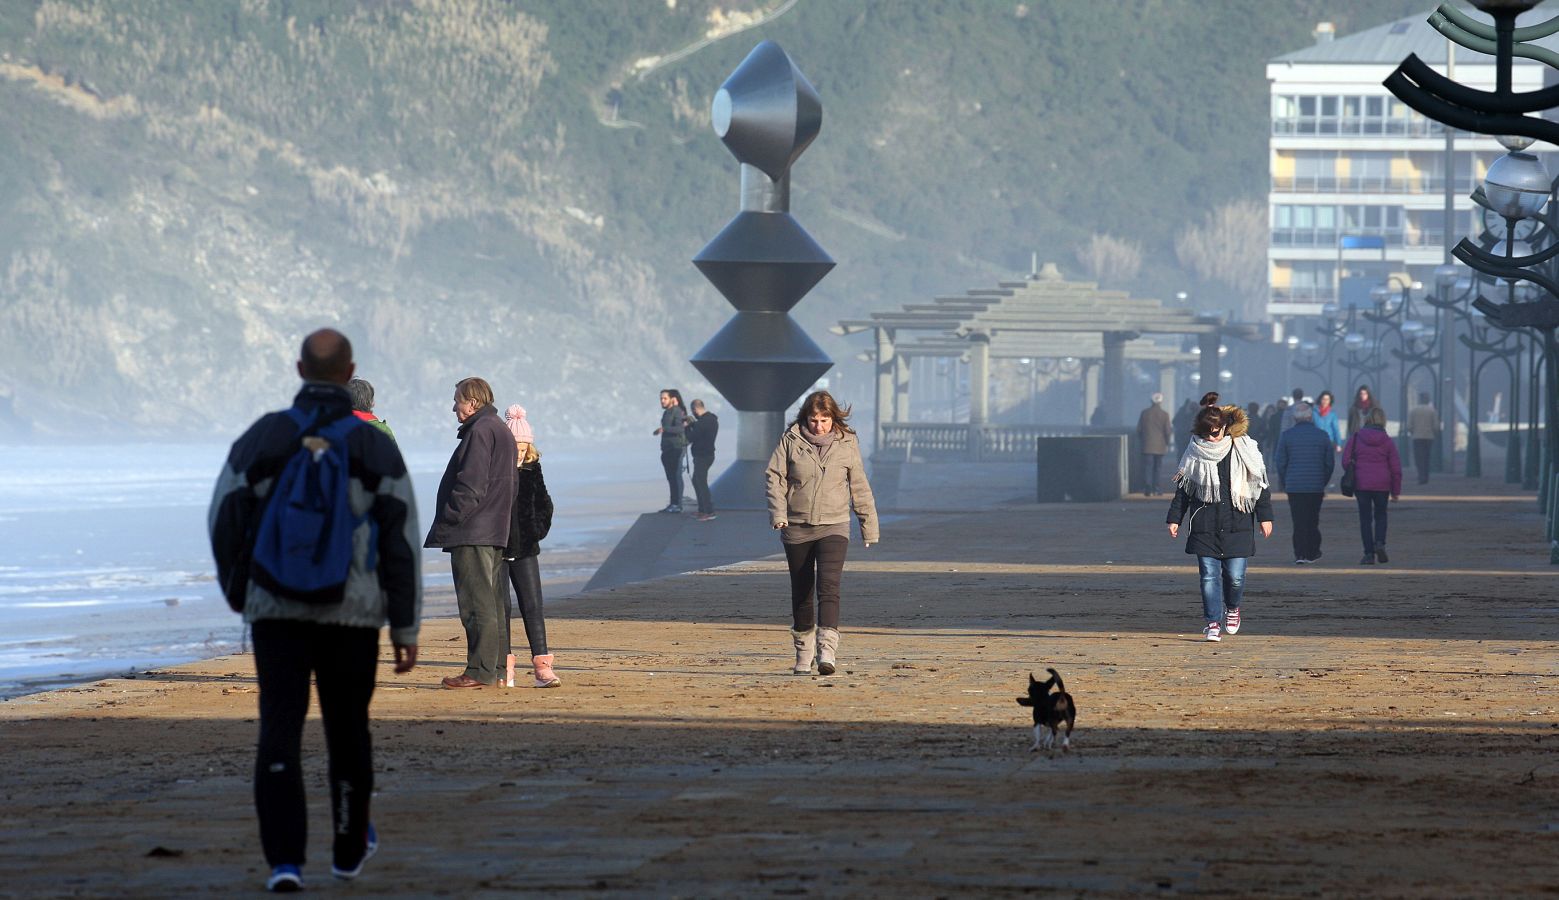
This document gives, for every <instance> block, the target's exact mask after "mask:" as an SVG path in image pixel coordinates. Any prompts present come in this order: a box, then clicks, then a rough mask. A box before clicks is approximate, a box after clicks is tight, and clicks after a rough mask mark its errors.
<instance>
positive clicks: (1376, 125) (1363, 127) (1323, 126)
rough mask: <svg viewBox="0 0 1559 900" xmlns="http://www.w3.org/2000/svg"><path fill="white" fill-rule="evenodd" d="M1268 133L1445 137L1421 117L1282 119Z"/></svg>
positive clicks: (1441, 129)
mask: <svg viewBox="0 0 1559 900" xmlns="http://www.w3.org/2000/svg"><path fill="white" fill-rule="evenodd" d="M1272 133H1273V134H1274V135H1278V136H1288V135H1317V136H1327V137H1331V136H1334V135H1341V136H1345V137H1346V136H1354V137H1365V138H1369V137H1435V136H1438V135H1443V134H1445V126H1444V125H1441V124H1440V123H1439V122H1434V121H1431V120H1429V119H1426V118H1423V117H1422V116H1413V117H1412V118H1402V117H1400V116H1398V117H1394V118H1387V117H1385V116H1381V117H1378V118H1377V117H1371V116H1285V117H1281V118H1274V119H1273V120H1272ZM1465 133H1466V132H1461V134H1465Z"/></svg>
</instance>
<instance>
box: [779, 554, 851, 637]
mask: <svg viewBox="0 0 1559 900" xmlns="http://www.w3.org/2000/svg"><path fill="white" fill-rule="evenodd" d="M849 549H850V539H849V538H846V537H840V536H839V535H837V534H836V535H831V536H829V537H825V538H819V539H818V540H815V541H807V542H806V543H804V544H786V545H785V562H786V564H787V565H789V566H790V618H791V623H792V627H793V628H795V629H796V630H797V631H811V630H812V629H813V628H814V627H822V628H838V627H839V580H840V578H841V577H842V576H843V575H844V557H845V552H846V551H847V550H849ZM814 589H815V591H816V595H817V610H816V612H815V614H814V611H813V609H812V597H813V593H814Z"/></svg>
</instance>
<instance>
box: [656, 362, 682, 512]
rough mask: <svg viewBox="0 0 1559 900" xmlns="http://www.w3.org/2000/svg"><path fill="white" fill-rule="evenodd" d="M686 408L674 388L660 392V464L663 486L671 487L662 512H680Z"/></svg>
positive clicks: (679, 394) (657, 432) (658, 431)
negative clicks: (662, 471)
mask: <svg viewBox="0 0 1559 900" xmlns="http://www.w3.org/2000/svg"><path fill="white" fill-rule="evenodd" d="M686 429H687V409H686V408H684V407H683V406H682V394H681V392H680V391H677V390H676V389H675V388H666V389H665V390H663V391H661V392H660V427H659V428H657V429H655V433H656V434H658V435H660V466H661V468H663V469H665V470H666V486H667V487H668V488H670V489H671V502H670V503H668V504H666V508H665V509H663V510H661V512H663V513H679V512H681V511H682V451H683V450H685V449H686V448H687V435H686Z"/></svg>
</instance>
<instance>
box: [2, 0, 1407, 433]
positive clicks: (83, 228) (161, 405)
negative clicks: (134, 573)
mask: <svg viewBox="0 0 1559 900" xmlns="http://www.w3.org/2000/svg"><path fill="white" fill-rule="evenodd" d="M1419 9H1420V6H1419V5H1418V4H1413V3H1408V2H1404V0H1349V2H1346V3H1344V2H1338V0H1282V2H1279V0H1270V2H1251V3H1236V2H1227V3H1216V4H1208V3H1205V2H1192V0H1129V2H1127V0H1122V2H1108V3H1093V2H1069V0H1067V2H1063V0H1051V2H1042V0H1030V2H1026V3H1014V2H994V0H993V2H984V0H942V2H932V0H926V2H913V3H906V2H898V0H880V2H879V0H861V2H850V0H610V2H607V0H601V2H598V0H574V2H568V3H558V2H547V0H534V2H504V0H222V2H212V3H199V4H195V3H189V2H187V0H12V2H9V3H5V4H3V5H0V114H3V116H4V121H5V123H6V125H7V127H6V128H4V129H0V359H3V360H4V364H3V365H0V436H6V435H14V434H21V433H31V434H33V435H49V434H61V433H88V432H98V431H101V430H102V429H104V428H113V429H126V428H128V429H133V430H135V431H137V432H140V433H168V432H218V431H228V430H231V428H232V427H233V426H234V425H235V424H236V423H239V422H242V421H246V420H248V419H249V418H251V417H252V416H253V415H254V413H255V412H256V411H257V410H259V409H262V408H266V407H274V406H278V405H281V404H284V403H285V402H286V400H287V399H288V398H289V397H290V395H291V393H292V391H293V390H294V387H295V381H296V380H295V377H294V375H293V374H292V370H291V361H292V360H293V359H295V354H296V345H297V341H298V339H299V338H300V337H301V336H302V335H303V334H304V333H305V332H306V331H308V330H310V329H311V328H313V327H316V326H318V325H321V324H331V325H334V326H336V327H339V328H341V329H342V330H344V331H345V332H347V333H348V334H349V335H350V336H352V337H353V339H354V341H355V342H356V343H357V346H358V357H359V362H360V370H361V371H362V373H363V374H364V375H365V376H366V377H368V378H370V379H371V380H373V381H374V382H375V384H376V385H377V387H378V389H379V393H380V404H381V411H383V412H384V414H385V415H386V416H387V417H388V418H390V419H391V421H392V422H393V423H394V424H395V425H396V426H397V428H398V429H405V430H406V431H407V432H408V433H417V432H423V433H430V434H432V433H443V430H444V429H447V428H448V427H449V425H450V423H451V421H452V419H451V417H450V414H449V412H448V406H449V395H450V392H451V389H452V387H453V384H454V382H455V381H456V380H458V379H459V378H461V377H463V376H465V375H468V374H482V375H485V376H486V377H488V378H489V379H490V380H492V381H493V382H494V384H495V386H496V387H497V388H498V390H499V393H500V402H511V401H513V400H519V401H521V402H524V403H525V404H526V406H527V407H529V408H531V409H532V411H533V412H532V416H533V418H535V419H536V420H537V421H538V422H544V423H546V425H547V427H548V428H549V429H550V430H551V431H552V432H553V433H554V434H557V433H573V434H576V435H593V434H604V433H610V432H619V431H624V430H627V431H635V430H637V429H638V426H640V425H641V424H642V423H643V421H647V420H650V419H653V413H654V412H656V410H655V407H654V405H653V404H654V396H653V393H654V391H655V389H657V388H658V387H660V386H662V385H682V386H684V387H686V388H688V389H690V390H695V391H697V392H707V391H708V388H707V386H703V387H702V390H699V388H700V383H699V382H698V380H697V375H696V373H695V372H694V371H693V370H692V368H691V366H689V365H688V364H687V363H686V359H687V357H689V356H690V355H692V353H693V352H694V351H696V350H697V349H698V347H699V346H701V345H702V343H703V342H704V340H706V339H707V338H708V336H710V335H711V334H713V333H714V331H715V330H716V329H718V328H719V327H720V325H721V324H722V323H723V322H724V321H725V319H726V318H727V317H728V316H729V315H730V308H729V306H728V305H727V304H726V303H725V301H724V300H723V299H722V298H721V297H720V296H719V295H718V294H717V293H716V292H715V290H714V289H713V288H712V287H710V286H709V285H708V284H707V283H705V282H704V280H703V279H702V277H701V276H699V275H698V273H697V272H696V271H695V270H694V269H693V267H692V266H691V264H690V263H689V259H690V257H691V256H692V255H693V254H694V253H696V252H697V251H698V249H699V248H700V247H702V246H703V244H704V243H705V242H706V241H707V240H708V239H709V238H710V237H712V236H713V235H714V234H715V233H716V232H717V231H718V230H719V229H720V228H721V227H722V226H723V225H724V224H725V222H726V221H727V220H728V219H729V218H730V216H731V215H732V214H733V213H734V211H735V209H736V206H737V178H736V166H735V163H734V161H733V160H732V159H731V157H730V156H729V155H728V154H727V153H726V151H725V150H724V148H723V147H722V146H721V145H720V143H719V141H718V140H716V139H715V137H714V136H713V134H712V133H711V131H710V128H709V121H708V119H709V113H708V105H709V100H710V97H711V96H712V95H713V93H714V91H715V89H716V88H717V87H718V85H719V83H720V82H721V81H722V80H723V79H724V77H725V76H726V74H728V73H729V72H730V70H731V69H732V68H733V67H734V66H735V65H736V64H737V63H739V62H740V61H741V59H742V58H743V57H744V56H745V55H746V53H747V52H748V51H749V50H750V49H751V47H752V46H753V44H755V43H756V42H757V41H759V40H762V39H764V38H772V39H774V40H776V41H778V42H779V43H780V44H781V45H782V46H783V47H785V48H786V50H787V51H788V52H790V54H791V55H792V56H793V57H794V58H795V59H796V61H797V63H798V64H799V65H800V66H801V68H802V70H803V71H804V72H806V74H807V75H808V77H809V78H810V79H811V80H812V82H813V84H814V85H815V86H816V87H817V89H818V91H819V94H820V95H821V96H822V98H823V102H824V123H823V132H822V135H821V136H820V138H819V139H818V141H817V142H816V143H815V144H814V145H813V146H812V148H811V149H809V150H808V152H807V153H806V154H805V155H804V156H803V157H802V158H801V160H800V162H799V163H798V164H797V167H796V169H795V172H794V187H793V196H792V209H793V211H794V213H795V215H796V217H797V219H798V220H799V221H800V222H801V223H802V224H803V225H804V226H805V227H806V228H807V229H808V230H809V231H811V233H812V234H813V236H814V237H816V238H817V240H818V241H819V243H821V244H822V245H823V246H824V247H825V248H826V249H828V251H829V252H830V253H831V254H833V256H834V257H835V259H836V260H838V262H839V266H838V268H837V269H836V270H835V271H834V272H833V273H832V274H831V275H830V276H829V277H828V278H826V279H825V280H824V281H823V282H822V283H821V284H820V285H819V286H818V288H817V289H815V290H814V291H813V293H812V294H811V295H809V297H808V298H807V299H806V300H804V301H803V302H802V303H801V305H800V306H798V307H797V309H796V310H795V313H794V314H795V316H796V317H797V319H798V320H800V321H801V322H802V324H803V325H804V326H805V327H807V328H808V329H809V331H810V332H811V333H812V334H813V335H814V337H816V338H817V339H818V340H819V342H820V343H821V344H822V345H823V346H824V348H825V349H826V350H828V351H829V352H830V353H831V354H832V355H833V356H834V357H835V359H836V360H838V361H840V363H841V366H842V370H841V371H840V374H841V375H842V376H843V384H844V385H845V386H846V390H847V391H848V390H849V389H850V386H851V385H859V387H858V388H855V390H856V391H857V392H859V393H861V394H862V395H863V396H861V397H860V398H859V399H861V400H863V401H866V400H867V399H868V398H867V397H866V396H864V394H865V390H866V385H867V384H868V381H867V379H868V375H869V373H868V369H867V367H866V366H864V365H863V364H861V363H859V362H857V361H855V360H854V358H853V357H854V355H855V353H856V352H857V351H858V349H859V347H857V346H856V345H855V344H853V343H849V342H846V341H844V340H842V339H836V338H834V337H833V336H831V335H829V334H828V333H827V330H826V329H827V327H828V325H829V324H831V323H832V322H833V321H834V320H835V319H837V318H839V317H841V316H845V315H856V314H861V313H864V312H867V311H869V310H871V309H874V308H882V307H886V306H890V305H897V304H899V303H903V302H907V301H913V300H916V299H921V298H925V297H928V296H930V295H933V294H935V293H940V292H950V291H961V290H962V289H964V288H966V287H969V286H975V285H981V284H985V283H988V282H991V281H993V280H994V279H997V278H1001V277H1010V276H1011V275H1012V274H1014V273H1016V272H1020V271H1026V270H1027V267H1028V262H1029V257H1030V253H1036V252H1037V253H1038V254H1039V257H1040V259H1041V260H1042V261H1043V260H1054V261H1056V262H1058V263H1059V264H1060V265H1061V267H1062V270H1063V272H1065V273H1066V274H1067V275H1068V276H1069V277H1078V278H1083V277H1090V276H1092V275H1097V276H1099V277H1100V278H1102V279H1103V280H1105V281H1106V282H1113V283H1114V284H1115V285H1117V286H1120V287H1125V288H1129V289H1131V290H1133V291H1135V292H1137V293H1141V294H1144V295H1149V296H1159V297H1166V296H1169V295H1172V294H1173V293H1174V292H1175V291H1177V290H1189V291H1190V292H1191V293H1192V295H1193V296H1195V297H1198V298H1202V300H1203V302H1206V303H1208V304H1210V305H1213V306H1216V307H1217V308H1226V307H1228V306H1230V305H1231V304H1238V303H1239V302H1240V297H1239V296H1237V294H1238V291H1237V290H1236V289H1235V288H1233V287H1231V286H1230V285H1232V284H1234V283H1236V281H1237V279H1236V280H1231V281H1229V282H1228V283H1227V284H1226V283H1221V282H1219V281H1217V280H1216V278H1215V277H1213V276H1209V275H1207V274H1206V273H1205V272H1204V273H1202V276H1201V277H1199V275H1198V272H1197V271H1194V270H1193V269H1194V267H1192V266H1188V264H1187V263H1186V262H1184V258H1185V255H1186V252H1187V250H1186V247H1187V246H1188V243H1187V242H1188V240H1189V237H1196V236H1197V235H1198V234H1200V235H1201V237H1202V238H1203V239H1204V242H1205V239H1206V238H1207V237H1208V236H1209V235H1211V234H1213V233H1214V232H1213V231H1211V229H1214V228H1216V227H1217V223H1218V222H1220V221H1224V222H1225V226H1227V223H1228V222H1239V221H1244V220H1241V219H1239V218H1238V209H1237V208H1236V207H1237V205H1238V204H1240V203H1241V202H1242V201H1243V202H1244V203H1245V204H1246V209H1247V213H1248V211H1249V208H1250V204H1251V202H1252V201H1261V199H1262V197H1263V195H1264V193H1265V190H1266V178H1267V175H1266V159H1267V157H1266V135H1267V124H1266V121H1267V119H1266V117H1267V87H1266V82H1265V78H1264V72H1263V66H1264V64H1265V62H1266V61H1267V60H1268V59H1269V58H1271V57H1273V56H1275V55H1278V54H1280V53H1284V52H1287V51H1290V50H1294V49H1298V48H1300V47H1303V46H1306V45H1307V44H1308V43H1310V41H1311V37H1310V32H1311V30H1312V28H1313V27H1314V25H1315V23H1316V22H1317V21H1319V20H1331V21H1334V22H1336V23H1337V25H1338V30H1339V32H1340V33H1344V34H1346V33H1348V32H1350V31H1353V30H1358V29H1360V28H1364V27H1369V26H1371V25H1375V24H1378V23H1380V22H1383V21H1386V20H1388V19H1391V18H1394V17H1397V16H1400V15H1406V14H1409V13H1412V12H1415V11H1417V10H1419ZM1423 11H1424V12H1426V13H1427V7H1425V8H1424V9H1423ZM1256 209H1257V215H1258V216H1259V217H1260V222H1259V223H1258V225H1257V227H1258V228H1259V227H1264V224H1265V223H1264V215H1265V214H1264V211H1263V209H1262V208H1261V207H1259V206H1258V207H1257V208H1256ZM1220 216H1222V217H1223V218H1222V219H1220ZM1231 216H1232V217H1233V218H1231ZM1225 220H1227V221H1225ZM1197 229H1204V230H1203V231H1202V232H1197ZM1188 236H1189V237H1188ZM1263 240H1264V238H1263ZM1177 246H1180V252H1179V253H1177ZM1090 270H1092V271H1090ZM646 411H648V412H646Z"/></svg>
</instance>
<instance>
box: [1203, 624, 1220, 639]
mask: <svg viewBox="0 0 1559 900" xmlns="http://www.w3.org/2000/svg"><path fill="white" fill-rule="evenodd" d="M1202 637H1203V638H1205V639H1206V640H1209V641H1221V640H1223V636H1222V635H1221V634H1219V633H1218V623H1217V622H1208V623H1207V627H1206V628H1203V629H1202Z"/></svg>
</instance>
